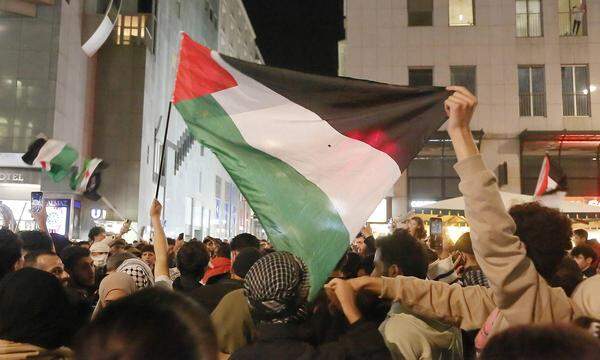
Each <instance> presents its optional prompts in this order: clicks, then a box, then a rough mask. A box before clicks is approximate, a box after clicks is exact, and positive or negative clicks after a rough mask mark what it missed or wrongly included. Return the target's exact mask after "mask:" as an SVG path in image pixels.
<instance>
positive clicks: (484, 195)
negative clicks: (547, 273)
mask: <svg viewBox="0 0 600 360" xmlns="http://www.w3.org/2000/svg"><path fill="white" fill-rule="evenodd" d="M448 90H451V91H455V93H454V94H453V95H452V96H450V97H449V98H448V100H447V101H446V103H445V107H446V112H447V114H448V116H449V120H448V133H449V135H450V138H451V139H452V144H453V146H454V149H455V151H456V156H457V159H458V163H457V164H456V165H455V169H456V172H457V173H458V175H459V177H460V179H461V181H460V185H459V188H460V191H461V192H462V194H463V195H464V201H465V215H466V218H467V222H468V223H469V226H470V228H471V239H472V242H473V250H474V252H475V257H476V258H477V262H478V263H479V265H480V266H481V269H482V270H483V272H484V273H485V275H486V276H487V277H488V279H489V281H490V285H491V288H492V290H493V291H494V296H495V300H496V303H497V305H498V307H499V308H500V309H501V310H502V312H503V314H504V316H506V318H507V320H508V321H509V323H510V324H511V325H517V324H524V323H531V322H535V321H536V320H537V319H540V318H542V317H546V318H547V317H548V315H547V312H548V311H552V309H550V308H549V307H548V306H545V305H544V302H548V301H554V300H551V299H549V298H550V297H552V296H553V295H552V293H553V292H552V290H551V288H550V287H549V286H548V285H547V284H546V282H545V281H544V280H543V279H542V277H541V276H540V275H539V274H538V272H537V271H536V269H535V266H534V265H533V263H532V261H531V260H530V259H529V258H528V257H527V252H526V249H525V246H524V244H523V243H522V242H521V241H520V239H519V238H518V237H517V236H515V235H514V233H515V229H516V225H515V223H514V221H513V219H512V217H511V216H510V215H509V214H508V211H507V210H506V209H505V207H504V203H503V202H502V198H501V197H500V191H499V188H498V185H497V183H496V178H495V177H494V175H493V174H492V172H491V171H490V170H488V169H487V168H486V166H485V164H484V163H483V160H482V158H481V156H480V155H479V151H478V149H477V147H476V146H475V142H474V141H473V137H472V135H471V130H470V122H471V118H472V116H473V112H474V110H475V107H476V105H477V100H476V98H475V97H474V96H473V95H472V94H471V93H470V92H469V91H468V90H467V89H465V88H462V87H449V88H448ZM544 298H546V299H545V300H544ZM552 317H560V316H559V315H557V314H554V315H552Z"/></svg>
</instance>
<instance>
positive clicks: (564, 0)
mask: <svg viewBox="0 0 600 360" xmlns="http://www.w3.org/2000/svg"><path fill="white" fill-rule="evenodd" d="M586 13H587V3H586V0H558V21H559V31H560V36H586V35H587V16H586Z"/></svg>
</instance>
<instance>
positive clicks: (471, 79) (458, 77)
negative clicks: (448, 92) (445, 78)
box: [450, 66, 477, 94]
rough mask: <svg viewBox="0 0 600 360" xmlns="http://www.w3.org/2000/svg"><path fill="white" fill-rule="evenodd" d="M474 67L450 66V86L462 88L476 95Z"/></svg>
mask: <svg viewBox="0 0 600 360" xmlns="http://www.w3.org/2000/svg"><path fill="white" fill-rule="evenodd" d="M476 69H477V68H476V67H475V66H450V82H451V83H452V85H460V86H464V87H466V88H467V89H469V91H471V92H472V93H473V94H477V81H476V78H477V76H476V73H477V71H476Z"/></svg>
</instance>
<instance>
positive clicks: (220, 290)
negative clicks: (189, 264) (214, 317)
mask: <svg viewBox="0 0 600 360" xmlns="http://www.w3.org/2000/svg"><path fill="white" fill-rule="evenodd" d="M242 287H244V283H243V282H242V281H241V280H234V279H222V280H220V281H219V282H218V283H216V284H210V285H205V286H202V287H198V288H196V289H193V290H190V291H188V292H187V294H188V296H190V297H191V298H192V299H194V300H195V301H196V302H198V303H199V304H200V305H202V306H204V308H205V309H206V311H208V313H212V312H213V310H214V309H215V308H216V307H217V305H219V303H220V302H221V299H223V297H224V296H225V295H227V294H229V293H230V292H232V291H233V290H237V289H241V288H242Z"/></svg>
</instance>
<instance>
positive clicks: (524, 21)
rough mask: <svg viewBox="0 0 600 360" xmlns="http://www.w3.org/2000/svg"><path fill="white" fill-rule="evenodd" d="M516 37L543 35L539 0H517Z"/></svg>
mask: <svg viewBox="0 0 600 360" xmlns="http://www.w3.org/2000/svg"><path fill="white" fill-rule="evenodd" d="M516 8H517V37H536V36H542V35H543V25H542V24H543V23H542V2H541V0H517V1H516Z"/></svg>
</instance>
